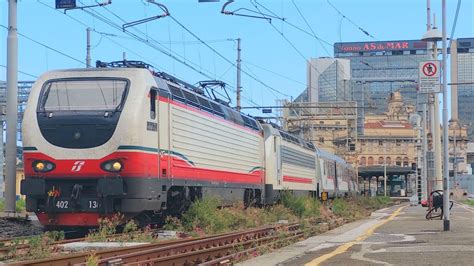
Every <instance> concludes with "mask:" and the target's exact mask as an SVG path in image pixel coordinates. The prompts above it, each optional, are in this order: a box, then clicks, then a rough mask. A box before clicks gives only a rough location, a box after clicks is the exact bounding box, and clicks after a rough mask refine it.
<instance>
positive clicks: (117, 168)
mask: <svg viewBox="0 0 474 266" xmlns="http://www.w3.org/2000/svg"><path fill="white" fill-rule="evenodd" d="M112 170H114V171H116V172H118V171H120V170H122V164H121V163H120V162H115V163H113V164H112Z"/></svg>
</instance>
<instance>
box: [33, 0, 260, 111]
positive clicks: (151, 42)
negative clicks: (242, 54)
mask: <svg viewBox="0 0 474 266" xmlns="http://www.w3.org/2000/svg"><path fill="white" fill-rule="evenodd" d="M38 2H39V3H40V4H42V5H44V6H46V7H47V8H49V9H51V10H53V11H56V12H58V13H60V14H63V15H66V16H67V17H68V18H70V19H72V20H74V21H75V22H77V23H78V24H80V25H82V26H84V27H86V28H87V27H91V26H90V25H88V24H86V23H84V22H82V21H81V20H79V19H77V18H75V17H73V16H71V15H69V14H67V13H63V12H61V11H59V10H57V9H55V8H54V7H52V6H50V5H48V4H46V3H43V2H42V1H40V0H38ZM103 8H106V7H103ZM83 11H84V12H86V11H88V10H83ZM94 12H95V11H94ZM110 12H112V11H110ZM86 13H87V12H86ZM112 13H113V12H112ZM88 14H89V15H90V16H92V17H94V18H96V19H98V20H100V21H102V22H104V23H105V24H107V25H109V26H111V27H113V28H115V29H117V30H119V31H121V32H122V28H121V26H120V25H118V24H116V23H114V22H113V21H112V20H110V19H108V18H105V17H103V15H100V14H99V13H98V12H97V14H91V13H88ZM116 17H119V16H118V15H116ZM93 31H94V32H96V33H98V34H101V35H103V36H104V37H105V38H107V39H108V40H110V41H111V42H113V43H114V44H116V45H118V46H120V47H122V48H124V49H126V50H127V51H129V52H130V53H132V54H135V55H137V56H138V57H140V58H142V59H144V60H145V61H147V62H150V60H149V59H148V58H145V57H144V56H143V55H140V54H138V53H136V52H134V51H133V50H131V49H129V48H127V47H126V46H124V45H122V44H120V43H119V42H116V41H114V40H113V39H112V38H111V37H115V38H122V39H123V38H127V39H132V40H136V41H139V42H141V43H143V44H145V45H148V46H150V47H151V48H152V49H155V50H158V51H159V52H161V53H163V54H165V55H167V56H169V57H171V58H172V59H174V60H176V61H178V62H179V63H181V64H183V65H185V66H187V67H189V68H190V69H192V70H194V71H195V72H197V73H198V74H201V75H203V76H204V77H206V78H209V79H214V77H213V76H211V75H210V74H206V73H204V72H203V71H200V70H198V69H197V68H196V67H193V66H192V65H191V64H194V63H192V62H191V61H189V60H187V61H184V60H180V59H179V58H176V57H179V56H180V55H178V54H176V53H175V54H176V55H172V54H170V53H168V52H166V51H163V49H161V48H160V47H157V45H156V44H154V42H155V40H154V39H153V38H148V39H144V38H142V37H140V36H138V35H137V34H134V33H132V32H130V31H124V32H125V33H126V34H127V35H128V36H130V37H126V36H121V35H116V34H112V33H105V32H101V31H97V30H95V29H93ZM81 63H83V62H82V61H81ZM151 63H153V64H154V65H155V66H159V65H157V64H156V63H154V62H151ZM194 65H197V64H194ZM160 68H161V67H160ZM207 72H208V73H211V72H210V71H207ZM224 81H225V80H224ZM225 82H226V84H227V86H226V87H227V88H229V89H231V90H233V91H234V92H235V88H234V87H233V86H232V85H230V83H229V82H228V81H225ZM243 98H244V99H245V100H246V101H247V102H249V103H250V104H253V105H255V106H259V104H257V103H256V102H255V101H253V100H252V99H249V98H247V97H245V96H243Z"/></svg>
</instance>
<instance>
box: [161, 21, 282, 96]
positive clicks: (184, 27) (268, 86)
mask: <svg viewBox="0 0 474 266" xmlns="http://www.w3.org/2000/svg"><path fill="white" fill-rule="evenodd" d="M169 17H170V18H171V19H172V20H173V21H174V22H176V23H177V24H178V25H179V26H180V27H181V28H183V29H184V30H185V31H186V32H188V33H189V34H191V35H192V36H193V37H194V38H196V39H197V40H198V41H200V42H201V43H202V44H204V46H206V47H207V48H209V49H210V50H211V51H213V52H214V53H215V54H216V55H218V56H219V57H220V58H222V59H223V60H224V61H226V62H227V63H229V64H230V65H232V66H234V67H235V68H237V65H236V64H235V63H234V62H232V61H231V60H230V59H228V58H227V57H225V56H224V55H222V54H221V53H220V52H218V51H217V50H216V49H215V48H214V47H212V46H210V45H209V44H208V43H206V42H205V41H203V40H202V39H201V38H200V37H199V36H197V35H196V34H195V33H194V32H192V31H191V30H190V29H189V28H187V27H186V26H185V25H184V24H182V23H181V22H180V21H178V20H177V19H176V18H175V17H174V16H173V15H169ZM241 71H242V73H244V74H245V75H247V76H248V77H250V78H251V79H253V80H255V81H256V82H258V83H259V84H260V85H262V86H264V87H265V88H267V89H270V90H272V91H274V92H276V93H278V94H280V95H283V96H285V97H288V98H290V97H291V96H290V95H288V94H286V93H283V92H281V91H279V90H277V89H275V88H273V87H271V86H270V85H268V84H266V83H265V82H263V81H262V80H260V79H259V78H257V77H256V76H254V75H252V74H250V73H249V72H247V71H245V70H241Z"/></svg>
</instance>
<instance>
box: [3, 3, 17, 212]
mask: <svg viewBox="0 0 474 266" xmlns="http://www.w3.org/2000/svg"><path fill="white" fill-rule="evenodd" d="M17 96H18V33H17V0H8V36H7V119H6V120H7V139H6V153H5V154H6V156H5V157H6V169H5V170H6V178H5V212H7V213H15V211H16V210H15V206H16V152H17V151H16V141H17V138H16V133H17V129H16V127H17V119H18V116H17V113H18V109H17V108H18V100H17V98H18V97H17Z"/></svg>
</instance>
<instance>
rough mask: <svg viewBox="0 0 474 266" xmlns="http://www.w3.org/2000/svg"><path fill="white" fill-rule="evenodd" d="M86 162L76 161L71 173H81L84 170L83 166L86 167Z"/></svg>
mask: <svg viewBox="0 0 474 266" xmlns="http://www.w3.org/2000/svg"><path fill="white" fill-rule="evenodd" d="M85 163H86V162H85V161H75V162H74V164H73V165H72V168H71V172H79V171H81V169H82V166H84V164H85Z"/></svg>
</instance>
